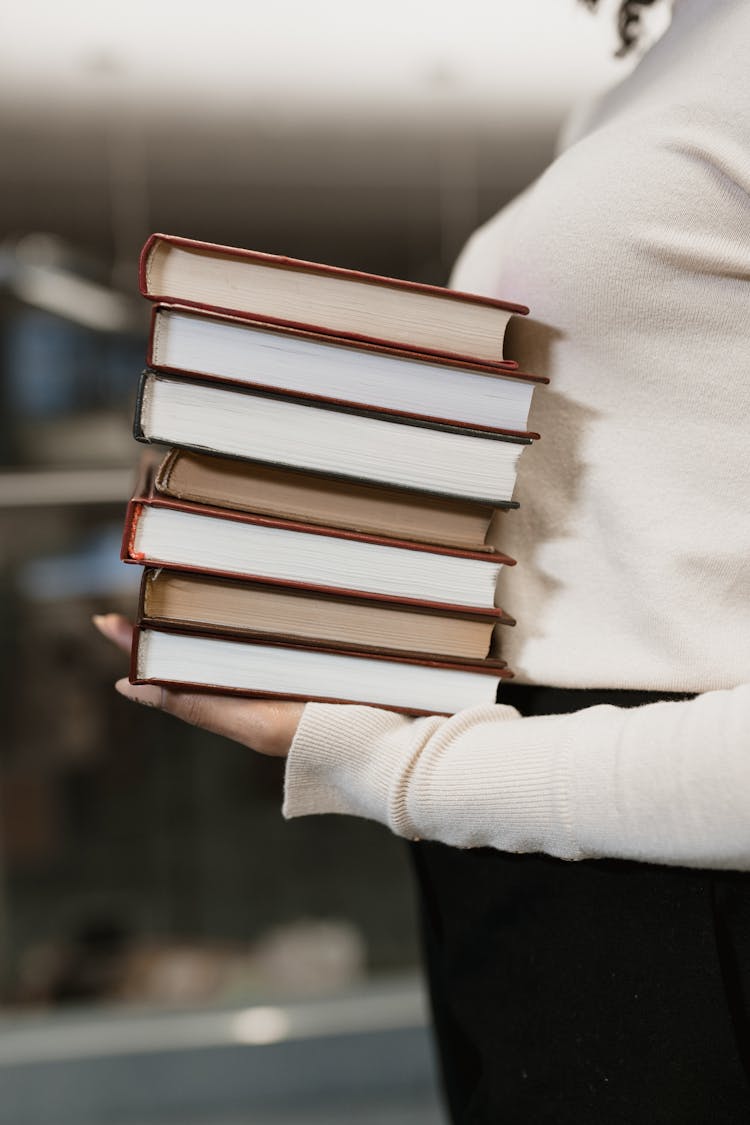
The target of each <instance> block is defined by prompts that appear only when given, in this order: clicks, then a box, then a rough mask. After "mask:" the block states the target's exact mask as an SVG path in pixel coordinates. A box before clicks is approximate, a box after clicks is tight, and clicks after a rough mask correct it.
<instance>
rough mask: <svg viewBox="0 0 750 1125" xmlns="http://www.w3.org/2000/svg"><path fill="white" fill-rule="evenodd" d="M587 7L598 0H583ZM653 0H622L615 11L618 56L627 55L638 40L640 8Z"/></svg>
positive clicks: (645, 6)
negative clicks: (618, 41)
mask: <svg viewBox="0 0 750 1125" xmlns="http://www.w3.org/2000/svg"><path fill="white" fill-rule="evenodd" d="M583 3H584V4H586V5H587V6H588V7H589V8H596V6H597V5H598V3H599V0H583ZM653 3H654V0H622V3H621V4H620V10H619V12H618V13H617V30H618V31H619V33H620V48H619V50H618V51H617V54H618V56H620V57H621V56H622V55H627V53H628V51H629V50H631V48H632V47H634V46H635V44H636V43H637V42H638V32H639V30H640V26H639V25H640V22H641V12H640V9H641V8H649V7H650V6H651V5H652V4H653Z"/></svg>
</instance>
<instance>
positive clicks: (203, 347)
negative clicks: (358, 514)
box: [147, 305, 547, 436]
mask: <svg viewBox="0 0 750 1125" xmlns="http://www.w3.org/2000/svg"><path fill="white" fill-rule="evenodd" d="M147 362H148V365H149V367H151V368H154V369H156V370H159V371H171V372H179V373H183V374H188V375H189V374H193V375H196V376H199V377H203V378H204V379H205V378H216V379H223V380H227V381H229V382H235V383H240V384H243V385H248V386H252V387H256V388H259V389H261V390H270V391H274V390H275V391H280V392H282V393H283V394H287V395H292V396H306V397H310V398H311V399H313V400H322V401H324V402H325V401H328V402H333V403H337V404H338V403H345V404H347V405H349V406H359V407H363V408H365V409H368V410H375V411H380V412H393V413H394V414H395V415H399V414H404V415H411V416H414V417H417V418H422V419H424V420H426V421H433V422H447V423H448V424H450V425H466V426H470V427H472V428H473V429H479V430H482V429H487V430H497V431H500V432H510V433H515V434H518V435H520V436H538V435H529V434H528V433H527V427H528V415H529V409H530V407H531V398H532V395H533V392H534V386H535V384H537V383H545V382H547V380H546V378H543V377H542V376H536V375H529V374H526V373H525V372H520V371H509V370H507V368H504V367H500V366H498V365H488V364H476V363H468V362H467V363H463V364H459V363H457V362H453V363H451V362H450V361H449V360H446V359H440V358H438V357H435V356H432V357H429V356H424V355H419V354H417V353H412V352H407V351H404V350H403V349H395V348H385V347H377V346H375V345H372V344H369V345H368V344H361V343H360V344H355V343H353V342H352V341H348V342H344V341H342V340H336V339H333V338H331V337H330V336H324V335H321V334H320V333H314V332H304V331H301V330H300V329H295V328H286V329H284V328H280V327H278V326H274V325H270V324H263V323H260V322H248V321H243V320H239V319H237V318H236V317H235V318H233V317H226V316H217V315H215V314H214V315H209V314H206V313H202V312H199V311H197V310H195V309H187V308H181V307H176V306H169V305H157V306H156V307H155V309H154V311H153V315H152V319H151V334H150V340H149V351H148V359H147Z"/></svg>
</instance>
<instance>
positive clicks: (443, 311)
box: [140, 234, 529, 363]
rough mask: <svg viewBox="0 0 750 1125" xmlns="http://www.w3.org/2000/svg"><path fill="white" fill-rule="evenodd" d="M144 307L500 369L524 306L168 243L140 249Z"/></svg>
mask: <svg viewBox="0 0 750 1125" xmlns="http://www.w3.org/2000/svg"><path fill="white" fill-rule="evenodd" d="M140 285H141V292H142V293H143V294H144V295H145V296H147V297H149V298H151V299H152V300H157V301H162V302H168V303H177V304H188V305H194V306H197V307H201V308H205V309H208V310H210V311H213V312H229V313H233V314H236V313H239V314H241V315H243V316H246V317H248V318H250V319H259V320H264V321H270V322H272V323H276V324H284V325H288V326H291V327H297V328H312V329H313V330H314V331H316V332H322V333H327V334H332V335H335V336H341V337H348V338H349V339H359V340H364V341H367V342H374V343H386V344H391V345H394V344H395V345H396V346H398V347H401V348H407V349H413V350H416V351H422V352H430V353H436V354H439V355H440V354H442V355H449V356H451V357H453V358H458V359H469V360H478V361H479V362H491V363H493V362H498V361H501V360H502V347H503V337H504V335H505V329H506V327H507V324H508V321H509V320H510V318H511V316H512V315H513V314H514V313H515V314H517V315H521V316H523V315H525V314H526V313H528V311H529V310H528V308H527V307H526V306H525V305H519V304H514V303H510V302H505V301H496V300H492V299H490V298H488V297H478V296H476V295H473V294H467V293H459V292H456V291H455V290H450V289H442V288H440V287H439V286H435V285H422V284H418V283H416V282H408V281H401V280H398V279H395V278H388V277H379V276H377V275H375V274H367V273H362V272H359V271H357V270H347V269H341V268H338V267H335V266H327V265H321V264H320V263H316V262H304V261H299V260H297V259H295V258H287V257H282V256H281V255H278V254H264V253H260V252H258V251H254V250H242V249H239V248H237V247H232V246H218V245H216V244H214V243H209V242H200V241H197V240H195V239H192V238H181V237H179V236H176V235H167V234H153V235H152V236H151V237H150V238H149V240H148V241H147V243H146V245H145V246H144V248H143V252H142V254H141V265H140Z"/></svg>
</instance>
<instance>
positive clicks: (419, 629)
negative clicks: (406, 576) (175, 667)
mask: <svg viewBox="0 0 750 1125" xmlns="http://www.w3.org/2000/svg"><path fill="white" fill-rule="evenodd" d="M138 622H139V623H140V624H146V625H156V626H167V627H171V628H181V629H187V630H189V631H190V632H211V633H221V634H227V635H229V636H233V635H234V636H240V637H242V636H246V637H248V636H256V637H259V636H276V637H277V638H284V639H286V640H297V641H301V642H305V643H308V644H309V643H316V644H322V645H333V646H334V647H338V648H352V649H367V650H372V651H398V652H403V653H406V654H411V655H423V656H424V655H428V654H429V655H431V656H434V657H443V658H445V657H452V658H458V659H463V660H483V659H485V658H486V657H487V656H488V655H489V652H490V646H491V642H492V635H493V631H494V629H495V626H496V625H497V624H505V625H512V624H514V622H513V618H511V617H509V616H508V615H507V614H506V613H504V612H503V610H501V609H495V610H491V609H488V610H481V611H477V612H474V613H468V612H466V613H458V612H455V611H454V612H446V611H445V610H435V609H427V608H417V607H414V606H410V605H404V604H400V603H398V602H397V601H392V602H386V601H374V600H370V599H368V598H366V597H361V598H352V597H348V598H345V597H340V596H337V595H332V594H323V593H319V592H313V591H310V590H309V589H305V588H303V587H282V586H270V585H267V584H261V583H257V582H240V581H236V580H231V579H220V578H211V577H208V576H206V575H202V574H189V573H182V572H180V571H176V570H167V569H164V568H161V569H160V570H152V569H150V568H147V569H146V570H144V573H143V580H142V582H141V592H140V599H139V605H138Z"/></svg>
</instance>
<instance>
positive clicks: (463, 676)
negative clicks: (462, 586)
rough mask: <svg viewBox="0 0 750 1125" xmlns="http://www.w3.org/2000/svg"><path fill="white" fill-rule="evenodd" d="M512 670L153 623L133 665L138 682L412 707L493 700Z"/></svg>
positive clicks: (413, 710) (450, 707)
mask: <svg viewBox="0 0 750 1125" xmlns="http://www.w3.org/2000/svg"><path fill="white" fill-rule="evenodd" d="M510 676H511V673H510V672H508V670H507V669H506V668H503V667H502V666H500V665H498V664H497V663H495V662H493V661H483V662H482V663H481V664H479V663H478V664H469V663H464V664H460V663H455V662H450V661H441V660H432V659H431V660H427V659H416V658H413V657H407V656H394V655H389V656H386V655H383V654H380V653H363V652H362V653H361V652H357V653H355V652H346V651H342V650H337V649H334V648H326V647H322V646H320V647H314V646H310V645H301V644H291V643H289V642H281V641H276V640H271V639H265V640H263V641H260V640H242V641H240V640H229V639H227V638H225V637H213V636H205V635H195V634H188V633H181V632H177V631H172V630H161V629H152V628H137V629H136V630H135V631H134V635H133V649H132V659H131V670H130V680H131V683H135V684H143V683H156V684H164V685H167V686H170V687H174V688H178V689H182V690H197V691H218V692H222V693H230V694H238V695H243V696H249V697H273V698H285V699H298V700H302V701H307V700H316V701H319V702H325V703H361V704H366V705H368V706H374V707H387V708H390V709H391V710H396V711H405V712H407V713H409V714H414V715H420V714H427V715H434V714H438V715H449V714H453V713H454V712H456V711H460V710H462V709H463V708H465V707H476V706H478V705H480V704H485V703H486V704H491V703H494V702H495V695H496V692H497V687H498V685H499V683H500V682H501V681H502V680H503V679H505V678H507V677H510Z"/></svg>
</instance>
